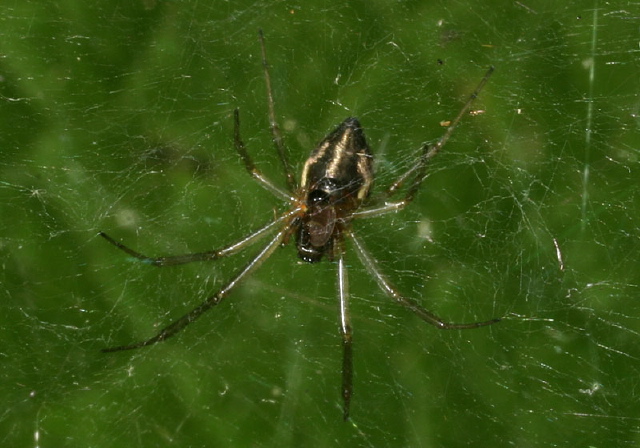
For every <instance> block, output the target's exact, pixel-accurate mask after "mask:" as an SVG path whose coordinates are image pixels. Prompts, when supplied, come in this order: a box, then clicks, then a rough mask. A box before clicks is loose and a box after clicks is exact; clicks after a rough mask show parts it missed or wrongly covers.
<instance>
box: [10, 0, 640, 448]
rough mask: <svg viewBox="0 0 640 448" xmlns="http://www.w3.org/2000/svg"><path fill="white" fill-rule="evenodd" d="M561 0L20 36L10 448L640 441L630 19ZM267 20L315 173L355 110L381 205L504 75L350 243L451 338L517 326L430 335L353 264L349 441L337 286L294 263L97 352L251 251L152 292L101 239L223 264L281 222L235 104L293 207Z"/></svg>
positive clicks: (178, 276)
mask: <svg viewBox="0 0 640 448" xmlns="http://www.w3.org/2000/svg"><path fill="white" fill-rule="evenodd" d="M32 6H33V5H32ZM572 7H573V8H569V7H567V9H564V10H548V9H545V8H543V7H541V6H539V5H529V4H527V5H524V4H521V3H518V4H516V5H511V6H510V7H508V8H507V9H504V7H503V6H497V5H496V6H493V7H489V6H485V7H483V8H480V9H478V6H477V5H470V4H467V3H464V2H453V3H452V2H447V3H446V4H442V5H438V8H435V9H431V8H427V7H424V8H425V9H422V8H423V7H420V6H418V5H411V4H408V3H406V4H402V6H401V7H400V6H399V7H398V8H397V10H394V11H393V12H389V11H386V10H384V9H380V10H378V9H377V7H376V6H375V5H373V4H372V5H370V6H369V7H367V8H364V9H362V10H359V9H356V7H354V6H345V5H342V4H338V3H337V4H335V5H332V4H331V2H329V4H328V3H327V2H323V3H322V5H321V7H320V6H318V7H316V6H313V5H309V6H306V7H305V8H307V9H304V8H302V9H296V8H293V7H290V6H287V5H285V4H284V3H281V2H269V3H267V2H264V3H261V2H254V3H247V4H234V6H229V8H230V9H229V10H228V11H226V12H224V13H223V12H222V11H220V10H219V9H217V8H216V9H214V8H213V7H210V6H205V5H200V4H197V3H190V2H184V3H180V4H175V5H168V4H167V5H165V4H163V5H160V4H158V5H155V6H154V5H151V4H147V5H146V8H145V7H144V5H138V6H136V7H133V6H131V7H128V8H130V9H107V7H95V8H94V7H84V8H86V9H81V10H78V9H77V8H76V7H75V6H74V7H73V8H72V7H71V6H70V5H69V9H65V4H64V3H62V4H61V5H59V6H58V9H56V10H54V11H44V10H39V9H38V7H35V6H33V7H32V8H27V6H23V7H18V6H16V7H14V8H13V9H12V10H11V11H10V13H9V12H5V13H2V14H3V16H4V21H5V23H7V24H8V26H7V27H6V30H5V31H2V33H3V37H4V39H2V40H3V42H4V43H2V44H0V45H1V47H0V51H1V52H2V54H3V55H5V57H4V58H3V60H4V62H3V74H2V76H3V86H2V87H3V91H2V98H3V104H2V106H1V107H2V108H3V117H6V120H5V123H4V124H3V125H2V126H3V130H2V133H3V135H4V136H5V139H4V140H5V141H4V149H3V150H2V153H1V154H0V157H1V160H0V170H1V176H0V207H2V209H1V214H2V219H1V220H0V229H1V231H2V234H1V235H2V236H1V240H0V241H1V242H2V250H3V253H4V255H5V258H4V261H3V280H2V286H3V287H2V290H3V292H4V294H3V304H4V305H3V313H2V314H3V317H2V318H0V319H1V321H0V330H1V332H2V340H3V341H4V344H3V349H2V350H0V353H2V355H3V356H2V357H3V358H4V359H5V362H3V365H2V367H1V368H0V375H2V377H3V379H4V381H3V382H2V383H3V385H2V386H1V387H2V389H1V390H0V393H1V394H2V396H4V397H8V398H7V406H6V408H5V410H4V411H0V428H1V430H0V434H4V436H0V440H2V441H3V442H4V445H6V446H28V445H33V446H45V445H50V446H54V445H55V446H64V445H69V444H71V445H76V446H77V445H78V443H77V442H78V441H79V442H80V444H81V445H86V446H88V445H94V446H110V445H114V446H115V445H118V444H120V445H121V444H122V443H123V442H126V443H128V444H129V445H133V446H153V445H156V446H157V445H158V444H168V443H169V442H173V443H177V444H179V445H180V446H214V445H215V446H219V445H223V446H244V445H249V444H252V445H255V446H272V445H277V446H287V445H294V444H296V445H299V444H300V442H304V441H309V440H313V441H314V444H315V446H334V445H335V441H336V440H339V441H341V443H343V444H344V443H352V444H355V445H356V446H458V445H463V444H465V445H469V444H472V445H474V446H485V445H486V446H489V445H490V446H507V445H516V446H549V445H563V446H583V445H584V444H585V442H588V443H590V444H591V445H592V446H633V445H634V444H635V443H637V427H638V420H637V419H638V417H637V415H639V413H638V404H637V403H638V399H637V396H635V392H634V391H635V390H637V389H638V385H639V384H638V378H639V377H640V376H639V375H638V373H639V372H638V366H639V364H638V363H639V359H638V358H639V357H640V353H639V352H638V348H637V347H638V343H637V338H638V331H639V323H638V317H637V316H638V308H639V306H638V300H637V293H638V274H637V266H638V244H637V236H638V235H637V234H638V226H637V224H636V223H637V218H638V216H637V215H638V205H639V204H638V187H637V185H638V176H637V173H636V171H637V163H638V162H637V159H638V150H637V148H638V143H639V138H638V118H637V117H638V104H639V103H638V96H637V92H638V91H639V90H638V79H637V69H638V67H637V65H638V64H637V40H638V39H637V38H638V36H637V29H635V28H634V27H633V25H632V23H633V20H634V19H637V17H638V10H637V5H633V4H631V3H626V4H624V5H620V7H616V8H610V7H609V6H607V8H609V9H605V8H604V7H602V6H601V7H598V5H597V4H592V3H581V2H574V3H572ZM634 8H635V9H634ZM72 11H73V12H72ZM79 11H81V12H79ZM575 11H578V12H577V13H576V12H575ZM416 18H419V20H416ZM364 23H366V24H367V25H366V26H365V25H364ZM259 27H262V28H263V29H264V31H265V34H266V37H267V51H268V55H269V61H270V63H271V65H272V76H273V82H274V94H275V97H276V107H277V115H278V119H279V120H280V124H281V126H282V128H283V132H284V136H285V139H286V143H287V148H288V150H289V153H290V157H291V161H292V163H293V165H294V167H295V169H296V173H299V170H300V168H301V164H302V163H303V162H304V160H305V158H306V157H307V155H308V153H309V151H310V150H311V148H312V147H313V145H314V144H316V143H317V142H318V141H319V140H320V139H322V137H324V135H325V134H326V133H327V132H329V131H330V130H332V129H333V127H334V126H335V125H336V124H337V123H339V122H340V121H341V120H342V119H344V118H345V117H346V116H351V115H354V116H358V117H359V118H360V120H361V122H362V124H363V126H364V128H365V132H366V134H367V137H368V140H369V143H370V145H371V147H372V150H373V151H374V153H375V156H376V167H377V177H376V186H375V190H374V191H375V192H381V191H383V190H384V188H385V187H386V186H388V185H390V183H391V182H393V180H394V179H396V178H397V176H399V175H400V174H401V173H402V172H403V171H404V170H406V169H408V168H409V167H410V166H412V164H414V163H415V161H416V158H417V156H418V154H419V148H420V145H421V144H422V142H424V141H431V142H435V141H436V140H437V139H438V138H439V136H441V135H442V133H443V132H444V129H445V128H444V127H443V126H441V122H444V121H447V120H450V119H451V118H452V117H453V116H455V114H456V113H457V111H458V110H459V109H460V107H462V105H463V104H464V101H465V100H466V98H467V96H468V95H469V93H471V92H472V91H473V88H474V87H475V85H477V83H478V81H479V80H480V79H481V77H482V75H483V74H484V72H485V70H486V68H487V67H488V66H489V65H491V64H493V65H495V66H496V72H495V75H494V76H493V77H492V79H491V80H490V82H489V84H488V85H487V87H486V88H485V90H484V91H483V92H482V93H481V95H480V97H479V98H478V100H477V102H476V103H475V104H474V106H473V110H474V114H471V115H470V116H466V117H465V118H464V119H463V122H462V123H461V125H460V128H459V129H458V130H457V131H456V132H455V134H454V136H453V137H452V139H451V141H450V142H449V143H448V144H447V146H446V147H445V149H444V150H443V152H442V154H440V155H439V156H438V157H437V158H436V159H435V160H434V161H433V163H432V165H431V166H430V168H429V175H428V178H427V179H426V181H425V183H424V185H423V188H422V190H421V192H420V194H419V196H418V198H417V200H416V201H415V203H413V204H411V206H410V207H408V208H407V209H406V210H405V211H403V212H401V213H397V214H391V215H386V216H383V217H378V218H371V219H367V220H360V221H358V222H356V223H354V229H355V231H356V232H357V233H358V235H359V236H360V237H361V238H362V239H363V240H364V241H365V243H366V244H367V247H368V248H369V250H370V251H371V253H372V254H373V255H374V256H375V257H376V259H378V261H379V263H380V266H381V268H382V270H383V271H384V272H385V273H386V274H387V275H388V276H389V277H390V279H391V280H392V281H393V282H394V284H395V285H396V286H397V287H398V289H399V290H400V291H402V292H403V293H405V294H406V295H408V296H410V297H413V298H416V299H419V300H420V302H421V303H422V304H423V305H424V306H425V307H427V308H428V309H430V310H432V311H434V312H436V313H437V314H438V315H439V316H441V317H442V318H444V319H446V320H450V321H476V320H486V319H489V318H492V317H504V318H505V319H504V321H503V322H501V323H500V324H498V325H496V326H493V327H491V328H483V329H478V330H469V331H454V332H443V331H438V330H437V329H435V328H433V327H430V326H428V325H426V324H425V323H424V322H422V321H421V320H420V319H418V318H417V317H416V316H414V315H412V314H411V313H410V312H408V311H407V310H404V309H402V308H401V307H399V306H398V305H397V304H395V303H393V302H392V301H390V300H388V299H387V298H386V297H385V296H384V294H383V293H382V292H381V291H380V290H379V289H378V288H377V286H376V285H375V283H374V281H373V280H372V279H370V278H369V277H368V274H367V272H366V271H365V269H364V268H363V267H362V266H361V265H360V264H359V262H358V260H357V257H356V256H355V253H353V251H350V256H349V282H350V287H351V288H350V289H351V294H352V297H351V302H352V318H353V325H354V338H355V339H354V341H355V342H354V363H355V365H354V368H355V377H354V387H355V395H354V399H353V409H352V415H353V419H352V421H351V422H349V423H346V424H345V423H342V422H341V419H340V417H341V410H340V408H341V402H340V394H339V384H340V360H341V346H340V338H339V334H338V308H337V299H336V292H335V266H334V265H333V264H332V263H330V262H323V263H320V264H317V265H301V264H300V263H298V260H297V259H296V256H295V250H294V248H293V247H287V248H283V249H280V250H278V251H277V252H276V253H275V254H274V255H273V256H272V257H271V258H270V259H269V260H268V261H267V262H266V263H265V265H264V266H263V267H261V269H260V270H259V271H258V272H256V273H255V275H252V276H251V278H249V279H248V280H247V281H246V282H244V283H243V284H242V285H240V286H239V287H238V288H237V290H235V291H234V293H233V294H232V295H231V296H230V297H229V298H228V299H227V300H226V301H225V302H224V303H223V304H221V305H220V306H219V307H217V308H216V309H214V310H212V311H209V312H208V313H206V314H205V315H204V316H203V317H202V318H201V319H200V320H199V321H198V322H197V323H195V324H193V325H191V326H189V327H187V329H185V330H184V331H183V332H182V333H180V335H178V336H176V337H175V338H174V339H172V340H171V341H168V342H167V343H164V344H160V345H158V346H155V347H152V348H147V349H143V350H138V351H132V352H123V353H115V354H101V353H100V352H99V350H100V349H101V348H104V347H108V346H113V345H120V344H126V343H130V342H135V341H138V340H141V339H144V338H147V337H149V336H152V335H153V334H154V332H155V331H157V329H159V328H161V327H163V326H164V325H166V324H168V323H170V322H171V321H172V320H174V319H175V318H177V317H179V316H181V315H182V314H184V313H185V312H187V311H189V310H190V309H192V308H193V307H195V306H196V305H197V304H198V303H200V302H201V301H202V300H203V299H204V298H205V297H207V296H208V295H210V294H211V293H213V292H215V291H216V290H217V289H218V288H219V287H220V286H221V285H222V284H223V283H224V282H225V281H227V280H228V279H229V278H230V277H231V276H232V275H233V273H234V272H235V271H236V270H237V269H239V268H240V267H241V266H243V265H244V264H245V263H247V262H248V261H249V260H250V259H251V257H252V255H254V254H255V252H256V250H257V249H258V248H259V247H260V245H256V246H255V247H252V248H251V249H248V250H247V251H245V252H243V253H242V254H239V255H237V256H234V257H233V258H229V259H226V260H220V261H219V262H216V263H196V264H190V265H185V266H180V267H170V268H169V267H168V268H162V269H156V268H153V267H150V266H148V265H145V264H143V263H140V262H135V261H132V260H131V259H130V257H128V256H127V255H126V254H124V253H122V252H120V251H118V250H117V249H115V248H114V247H112V246H110V245H109V244H108V243H106V242H105V241H103V240H102V239H101V238H99V237H98V236H97V233H98V231H105V232H107V233H109V234H110V235H111V236H113V237H114V238H116V239H117V240H119V241H122V242H123V243H125V244H127V245H129V246H130V247H132V248H134V249H137V250H139V251H141V252H143V253H145V254H147V255H166V254H179V253H187V252H194V251H203V250H208V249H213V248H218V247H221V246H223V245H225V244H228V243H230V242H233V241H235V240H237V239H239V238H241V237H243V236H245V235H247V234H248V233H250V232H251V231H252V230H254V229H257V228H259V227H260V226H262V225H264V224H266V223H267V222H268V221H270V220H271V219H273V217H274V214H277V213H280V212H282V211H283V210H286V205H283V204H282V203H281V202H280V201H278V200H277V199H274V198H273V197H272V195H270V194H269V193H268V192H266V191H264V190H263V189H261V188H260V186H259V185H257V184H256V183H254V182H253V181H252V180H251V179H250V178H249V176H248V175H247V174H246V172H245V171H244V168H243V166H242V164H241V162H240V160H239V158H238V156H237V154H236V153H235V152H234V149H233V139H232V130H233V119H232V112H233V110H234V108H236V107H238V108H239V109H240V111H241V120H242V135H243V138H244V140H245V142H246V144H247V147H248V149H249V151H250V153H251V154H252V156H253V157H254V158H255V161H256V164H257V165H258V166H259V167H260V168H261V169H262V170H263V171H264V172H265V174H267V175H268V176H269V177H270V178H271V179H273V180H274V181H275V182H276V183H278V184H279V185H282V186H284V181H283V177H282V172H281V167H280V164H279V161H278V159H277V156H276V154H275V151H274V149H273V147H272V145H271V143H270V135H269V131H268V120H267V114H266V110H267V109H266V107H267V104H266V98H265V91H264V81H263V77H262V69H261V65H260V58H259V44H258V40H257V29H258V28H259ZM16 36H22V37H21V38H17V37H16ZM630 42H635V46H634V45H631V44H630ZM375 197H376V196H375V193H374V199H375ZM290 246H291V245H290ZM348 249H349V246H348ZM461 428H462V429H461ZM45 442H46V443H45Z"/></svg>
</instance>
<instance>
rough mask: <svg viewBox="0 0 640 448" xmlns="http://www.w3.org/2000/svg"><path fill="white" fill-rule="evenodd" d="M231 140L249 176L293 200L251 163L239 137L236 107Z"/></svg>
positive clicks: (279, 195)
mask: <svg viewBox="0 0 640 448" xmlns="http://www.w3.org/2000/svg"><path fill="white" fill-rule="evenodd" d="M233 141H234V144H235V147H236V151H238V154H240V157H241V158H242V161H243V162H244V166H245V168H246V169H247V171H248V172H249V175H250V176H251V177H253V178H254V179H255V180H257V181H258V182H260V185H262V186H263V187H264V188H265V189H266V190H268V191H270V192H271V193H272V194H273V195H274V196H277V197H279V198H281V199H284V200H285V201H291V202H293V201H295V198H294V197H293V196H291V194H289V193H287V192H286V191H284V190H283V189H281V188H280V187H278V186H276V185H275V184H274V183H273V182H271V181H270V180H269V179H268V178H267V177H266V176H265V175H264V174H262V172H261V171H260V170H259V169H258V168H257V167H256V165H255V163H253V159H252V158H251V156H250V155H249V152H248V151H247V148H246V147H245V146H244V142H243V141H242V138H241V137H240V111H239V110H238V109H235V110H234V111H233ZM291 191H294V190H291Z"/></svg>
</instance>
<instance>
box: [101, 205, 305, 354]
mask: <svg viewBox="0 0 640 448" xmlns="http://www.w3.org/2000/svg"><path fill="white" fill-rule="evenodd" d="M297 211H299V210H297ZM293 222H295V218H294V217H293V215H292V214H289V221H288V222H287V224H286V225H285V226H284V227H283V228H282V229H280V231H279V232H278V233H277V234H276V236H275V237H274V238H272V239H271V241H269V243H268V244H267V245H266V246H265V247H264V248H263V249H262V250H261V251H260V252H259V253H258V254H257V255H256V256H255V257H254V258H253V259H252V260H251V261H250V262H249V263H247V264H246V265H245V266H244V267H243V268H242V269H241V270H240V272H238V273H237V274H236V275H235V276H234V277H233V279H231V281H229V282H228V283H227V284H226V285H224V286H223V287H222V288H220V290H219V291H218V292H216V293H215V294H213V295H212V296H209V297H208V298H207V299H206V300H205V301H204V302H202V303H201V304H200V305H198V306H197V307H196V308H194V309H193V310H191V311H189V312H188V313H187V314H185V315H184V316H182V317H181V318H179V319H178V320H176V321H174V322H173V323H171V324H170V325H168V326H166V327H164V328H163V329H162V330H160V331H159V332H158V333H157V334H156V335H155V336H153V337H152V338H150V339H147V340H145V341H141V342H136V343H134V344H130V345H121V346H118V347H110V348H104V349H102V350H101V351H102V352H104V353H107V352H119V351H123V350H133V349H136V348H140V347H146V346H147V345H153V344H156V343H158V342H162V341H164V340H165V339H168V338H170V337H171V336H173V335H175V334H176V333H178V332H179V331H180V330H182V329H183V328H184V327H186V326H187V325H189V324H190V323H192V322H194V321H195V320H196V319H198V318H199V317H200V316H202V315H203V314H204V313H205V312H206V311H208V310H209V309H210V308H212V307H214V306H215V305H218V304H219V303H220V302H222V300H223V299H224V298H225V297H226V296H228V295H229V293H230V292H231V291H232V290H233V289H234V288H235V287H236V286H237V285H238V283H240V281H242V279H244V278H245V277H246V276H247V275H248V274H250V273H251V272H253V271H255V270H256V269H257V268H258V267H260V266H261V265H262V263H263V262H264V261H265V260H266V259H267V258H269V257H270V256H271V254H273V252H274V251H275V250H276V248H277V247H278V246H279V245H280V243H281V242H282V240H283V238H284V236H285V235H286V234H287V232H288V231H289V227H290V226H291V225H292V224H293Z"/></svg>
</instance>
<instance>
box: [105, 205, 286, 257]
mask: <svg viewBox="0 0 640 448" xmlns="http://www.w3.org/2000/svg"><path fill="white" fill-rule="evenodd" d="M295 213H297V211H294V212H289V213H285V214H284V215H282V216H280V217H278V218H277V219H275V220H274V221H272V222H270V223H269V224H267V225H266V226H264V227H263V228H261V229H259V230H257V231H255V232H253V233H252V234H251V235H249V236H246V237H244V238H242V239H241V240H240V241H237V242H235V243H233V244H231V245H229V246H226V247H223V248H221V249H217V250H211V251H207V252H198V253H194V254H183V255H170V256H166V257H149V256H147V255H144V254H141V253H140V252H137V251H135V250H133V249H131V248H130V247H127V246H125V245H124V244H122V243H121V242H119V241H116V240H114V239H113V238H112V237H110V236H109V235H107V234H106V233H104V232H100V233H98V235H100V236H101V237H102V238H104V239H105V240H107V241H108V242H110V243H111V244H113V245H114V246H116V247H117V248H118V249H120V250H122V251H123V252H126V253H127V254H129V255H130V256H132V257H134V258H137V259H138V260H140V261H142V262H144V263H146V264H150V265H152V266H158V267H163V266H176V265H180V264H186V263H192V262H194V261H213V260H217V259H218V258H223V257H228V256H230V255H234V254H236V253H238V252H240V251H241V250H243V249H244V248H246V247H249V246H250V245H252V244H254V243H255V242H257V241H259V240H260V239H262V238H263V237H264V236H265V235H266V234H267V233H269V232H270V231H271V230H273V228H274V227H276V226H277V225H278V224H281V223H282V222H283V221H285V220H286V219H288V218H290V217H291V216H292V214H295Z"/></svg>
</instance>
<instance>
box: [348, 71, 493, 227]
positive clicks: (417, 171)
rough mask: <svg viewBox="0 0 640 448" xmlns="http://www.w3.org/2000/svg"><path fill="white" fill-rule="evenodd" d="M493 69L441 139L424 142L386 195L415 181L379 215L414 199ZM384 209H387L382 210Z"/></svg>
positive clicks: (401, 207)
mask: <svg viewBox="0 0 640 448" xmlns="http://www.w3.org/2000/svg"><path fill="white" fill-rule="evenodd" d="M493 70H494V68H493V67H489V70H487V73H485V75H484V77H483V78H482V80H481V81H480V83H479V84H478V86H477V87H476V89H475V90H474V91H473V93H472V94H471V96H469V99H468V100H467V102H466V103H465V104H464V106H462V109H460V112H458V115H457V116H456V118H454V119H453V121H452V122H451V124H450V125H449V127H448V128H447V130H446V132H445V133H444V135H443V136H442V137H440V140H438V141H437V142H436V143H435V144H434V145H429V144H426V143H425V144H423V145H422V155H421V156H420V160H419V161H418V163H416V164H415V165H414V166H412V167H411V168H410V169H409V170H407V171H406V172H405V173H403V174H402V175H400V177H399V178H398V179H397V180H396V181H395V182H394V183H393V184H391V186H390V187H389V188H388V189H387V190H386V192H385V193H384V197H389V196H391V195H392V194H394V193H395V192H396V191H398V189H399V188H400V187H402V185H404V183H405V182H406V181H407V180H408V179H410V178H411V177H413V181H411V184H410V185H409V187H408V188H407V192H406V193H405V196H404V197H403V198H402V199H401V200H399V201H397V202H390V203H387V204H385V206H384V207H380V208H378V209H377V210H378V213H376V214H377V215H379V214H381V213H388V212H391V211H396V210H402V209H403V208H404V207H406V206H407V204H409V203H410V202H411V201H413V199H414V198H415V196H416V194H417V193H418V190H419V189H420V186H421V185H422V182H423V181H424V179H425V177H426V171H427V165H428V164H429V161H430V160H431V159H433V158H434V157H435V156H436V155H437V154H438V153H439V152H440V150H441V149H442V148H443V147H444V145H445V144H446V143H447V141H449V138H450V137H451V134H453V131H454V130H455V129H456V128H457V127H458V124H459V123H460V120H462V117H463V116H464V115H465V114H466V113H467V112H468V111H469V109H470V108H471V104H473V102H474V100H475V99H476V98H477V97H478V95H479V94H480V91H481V90H482V89H483V88H484V86H485V84H486V83H487V82H488V81H489V78H490V77H491V74H492V73H493ZM383 209H384V210H385V211H384V212H381V211H382V210H383ZM363 212H366V211H363ZM363 212H361V217H365V216H375V215H376V214H371V215H367V214H366V213H363Z"/></svg>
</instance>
